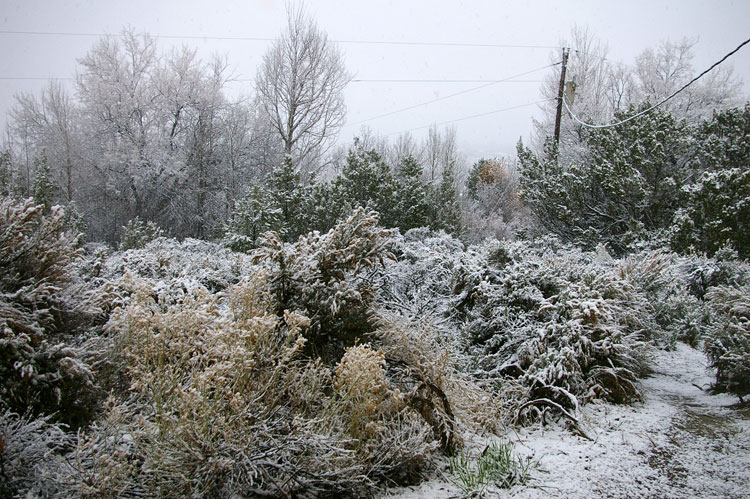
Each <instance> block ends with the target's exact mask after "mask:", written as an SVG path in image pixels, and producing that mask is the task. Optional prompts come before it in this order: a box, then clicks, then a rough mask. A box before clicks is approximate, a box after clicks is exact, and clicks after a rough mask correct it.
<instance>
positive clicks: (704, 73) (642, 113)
mask: <svg viewBox="0 0 750 499" xmlns="http://www.w3.org/2000/svg"><path fill="white" fill-rule="evenodd" d="M748 43H750V38H748V39H747V40H745V41H744V42H742V43H740V44H739V45H738V46H737V48H735V49H734V50H732V51H731V52H729V53H728V54H727V55H725V56H724V57H722V58H721V59H720V60H719V61H717V62H715V63H713V64H712V65H711V67H709V68H708V69H707V70H705V71H704V72H702V73H701V74H699V75H698V76H696V77H695V78H693V79H692V80H690V81H689V82H687V83H686V84H685V85H683V86H682V87H681V88H679V89H678V90H676V91H675V92H673V93H672V94H671V95H669V96H667V97H665V98H664V99H662V100H660V101H659V102H657V103H656V104H654V105H653V106H651V107H649V108H648V109H644V110H643V111H641V112H640V113H637V114H634V115H633V116H630V117H629V118H626V119H624V120H622V121H618V122H617V123H608V124H606V125H594V124H591V123H586V122H584V121H582V120H581V119H580V118H579V117H578V116H576V115H575V114H573V111H571V110H570V107H569V106H568V101H566V100H565V95H563V98H562V101H563V104H565V109H567V110H568V113H570V117H571V118H573V120H574V121H576V122H578V123H580V124H581V125H583V126H585V127H586V128H612V127H616V126H619V125H622V124H623V123H627V122H628V121H632V120H634V119H636V118H638V117H640V116H643V115H644V114H647V113H650V112H651V111H653V110H654V109H656V108H657V107H659V106H661V105H662V104H664V103H665V102H667V101H668V100H670V99H672V98H673V97H675V96H676V95H677V94H679V93H680V92H682V91H683V90H685V89H686V88H688V87H689V86H690V85H692V84H693V83H695V82H696V81H698V80H700V79H701V78H703V77H704V76H705V75H706V74H707V73H709V72H710V71H711V70H712V69H714V68H715V67H716V66H718V65H719V64H721V63H723V62H724V61H726V60H727V59H729V57H731V56H732V55H734V54H735V53H737V52H738V51H739V50H740V49H741V48H742V47H744V46H745V45H747V44H748Z"/></svg>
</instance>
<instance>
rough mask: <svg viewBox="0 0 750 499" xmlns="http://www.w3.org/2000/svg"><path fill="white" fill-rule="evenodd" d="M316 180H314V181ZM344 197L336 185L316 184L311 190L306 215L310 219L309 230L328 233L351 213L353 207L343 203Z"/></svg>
mask: <svg viewBox="0 0 750 499" xmlns="http://www.w3.org/2000/svg"><path fill="white" fill-rule="evenodd" d="M313 180H314V179H313ZM343 199H344V196H343V195H342V194H341V193H340V192H339V189H337V187H336V185H335V184H333V183H328V182H314V183H313V184H312V186H311V187H310V189H309V197H308V207H307V210H306V213H307V214H308V216H309V219H310V227H309V229H310V230H311V231H312V230H317V231H318V232H320V233H326V232H328V231H329V230H330V229H332V228H333V227H334V226H335V225H336V223H337V222H338V221H339V220H341V219H342V218H344V217H345V216H346V215H347V214H348V213H349V212H351V205H349V204H348V203H346V202H344V203H343V204H342V203H341V201H342V200H343Z"/></svg>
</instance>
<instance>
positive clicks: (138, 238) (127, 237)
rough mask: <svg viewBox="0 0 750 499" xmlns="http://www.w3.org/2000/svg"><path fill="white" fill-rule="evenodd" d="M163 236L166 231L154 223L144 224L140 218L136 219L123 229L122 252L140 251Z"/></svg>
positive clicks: (121, 237) (121, 238)
mask: <svg viewBox="0 0 750 499" xmlns="http://www.w3.org/2000/svg"><path fill="white" fill-rule="evenodd" d="M163 236H164V231H163V230H162V229H161V227H159V226H158V225H156V224H155V223H154V222H144V221H143V220H141V219H140V218H138V217H135V218H134V219H132V220H130V221H129V222H128V224H127V225H126V226H125V227H123V228H122V236H120V250H121V251H126V250H129V249H140V248H143V247H144V246H146V244H148V243H149V242H151V241H153V240H154V239H158V238H160V237H163Z"/></svg>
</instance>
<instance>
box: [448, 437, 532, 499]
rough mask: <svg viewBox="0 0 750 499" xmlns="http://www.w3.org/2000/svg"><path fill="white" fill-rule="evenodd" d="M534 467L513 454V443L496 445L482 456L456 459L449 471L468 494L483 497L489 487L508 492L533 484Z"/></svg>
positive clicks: (493, 444)
mask: <svg viewBox="0 0 750 499" xmlns="http://www.w3.org/2000/svg"><path fill="white" fill-rule="evenodd" d="M533 465H534V463H533V462H532V461H531V460H530V459H524V458H522V457H520V456H516V455H514V454H513V446H512V444H511V443H510V442H499V443H498V442H492V443H491V444H489V445H488V446H487V447H485V449H484V450H483V451H482V452H481V454H479V455H478V456H471V455H469V454H468V453H464V452H462V453H460V454H458V455H456V456H452V457H451V458H450V462H449V471H450V473H451V475H453V478H452V480H453V482H454V483H455V484H456V485H458V486H459V487H460V488H461V492H463V493H464V494H467V495H469V494H477V493H479V494H481V493H483V492H484V491H485V490H486V489H487V488H488V487H491V486H494V487H497V488H501V489H508V488H511V487H513V486H515V485H524V484H525V483H526V482H527V481H528V480H529V475H530V473H531V471H532V468H533V467H534V466H533Z"/></svg>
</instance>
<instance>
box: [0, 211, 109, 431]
mask: <svg viewBox="0 0 750 499" xmlns="http://www.w3.org/2000/svg"><path fill="white" fill-rule="evenodd" d="M80 256H81V250H80V249H79V248H78V235H77V234H74V233H71V232H66V231H65V230H64V215H63V210H62V208H60V207H57V206H55V207H52V208H51V209H50V213H49V215H44V209H43V206H42V205H35V204H34V203H33V202H32V201H31V200H27V201H24V202H20V203H15V202H13V201H11V200H9V199H7V198H6V199H4V200H2V202H0V310H2V314H0V334H2V337H1V338H0V357H1V358H2V362H0V379H1V380H2V388H0V397H1V400H2V402H3V404H5V405H7V406H8V407H10V408H11V409H12V410H14V411H16V412H19V413H26V412H27V411H28V412H29V413H31V414H34V415H38V414H54V417H55V419H57V420H59V421H63V422H65V423H68V424H72V425H74V426H77V425H80V424H82V423H84V422H85V421H86V420H87V419H88V418H89V417H90V416H91V413H92V411H93V410H94V409H95V403H94V394H95V389H94V379H93V373H92V371H91V367H90V366H89V365H88V364H87V363H86V362H85V361H84V360H83V359H82V357H81V354H80V351H79V349H78V348H76V347H75V346H74V342H73V340H72V336H73V335H74V334H75V333H77V332H79V330H78V328H79V327H80V326H81V323H82V322H85V321H86V320H87V319H86V318H87V317H88V316H89V314H90V313H91V311H90V308H89V307H88V305H87V303H86V293H85V292H84V290H83V289H81V288H80V287H79V286H78V285H77V284H76V283H75V275H74V273H73V264H74V262H75V261H76V259H78V258H79V257H80Z"/></svg>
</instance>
